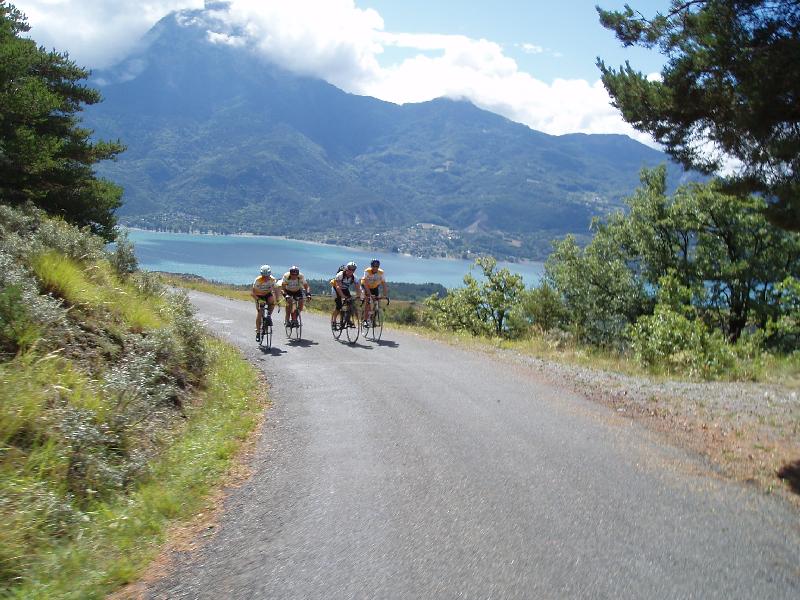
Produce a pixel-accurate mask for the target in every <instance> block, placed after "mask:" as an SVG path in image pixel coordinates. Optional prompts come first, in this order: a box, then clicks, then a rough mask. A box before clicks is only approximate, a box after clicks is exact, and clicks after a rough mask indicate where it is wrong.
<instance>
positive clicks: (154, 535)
mask: <svg viewBox="0 0 800 600" xmlns="http://www.w3.org/2000/svg"><path fill="white" fill-rule="evenodd" d="M208 347H209V356H210V367H209V372H208V377H207V381H208V382H209V385H208V387H207V389H206V390H204V392H203V393H202V394H201V395H200V396H199V397H197V398H196V399H195V401H194V402H193V403H192V404H191V405H190V406H187V407H186V408H185V411H186V413H187V415H188V419H187V421H186V423H185V424H184V425H183V426H181V427H179V429H178V430H174V431H172V432H171V433H170V439H174V442H173V443H172V444H171V445H170V446H169V447H168V448H167V449H166V450H165V451H164V452H163V453H162V454H161V455H160V458H158V459H157V460H156V462H155V463H154V464H153V465H152V468H151V471H150V476H149V477H148V478H147V479H146V480H145V481H143V482H141V483H140V484H139V485H138V486H137V487H136V488H135V489H134V490H132V491H130V493H128V494H125V495H122V494H120V495H118V497H116V498H112V499H108V500H106V501H103V502H96V503H90V504H89V505H88V506H87V507H86V509H85V510H81V511H74V510H69V509H68V507H66V506H64V505H63V502H59V499H61V498H63V492H64V490H63V483H61V482H62V478H60V477H59V476H58V473H60V472H63V470H64V469H65V468H66V467H67V465H66V464H65V454H64V452H63V451H62V450H63V449H61V448H59V446H58V444H55V443H54V442H53V441H52V440H51V439H49V438H48V436H47V435H45V434H37V433H36V432H35V430H34V429H33V425H32V424H33V423H35V422H37V421H39V422H41V421H42V419H45V420H46V409H47V405H48V402H49V401H50V400H51V399H52V394H53V392H54V390H55V391H56V392H61V393H66V392H67V391H69V392H74V393H75V394H77V397H78V401H79V402H81V403H83V404H84V405H91V404H92V403H94V404H95V405H97V404H99V403H101V402H102V401H101V400H98V399H96V398H95V399H94V400H92V399H91V396H92V393H91V391H92V390H91V386H90V385H88V382H86V381H85V380H82V379H81V377H80V376H78V375H76V373H75V372H74V371H72V370H71V369H70V368H69V365H68V363H67V362H65V361H59V360H57V359H44V360H33V361H28V362H27V363H26V362H20V361H18V362H16V363H15V364H9V365H6V366H4V368H3V369H2V371H0V375H1V376H2V378H1V379H0V399H2V411H3V412H2V413H1V414H0V416H1V417H2V420H1V421H0V422H2V427H3V428H2V435H3V439H4V440H9V439H14V441H15V442H16V444H19V443H20V441H21V439H20V432H25V431H27V432H28V434H27V435H29V437H30V439H29V440H27V442H26V446H27V453H23V452H20V451H17V452H16V453H14V454H13V455H12V453H11V452H10V446H11V445H10V444H8V442H7V441H6V442H5V443H3V448H4V449H5V450H4V454H3V462H2V465H1V466H2V470H0V476H1V480H0V481H1V485H2V487H1V488H0V489H2V492H3V494H2V498H3V502H2V503H0V517H2V520H3V523H4V524H3V527H2V528H0V548H1V549H2V550H0V575H2V579H0V585H4V586H5V589H3V588H2V587H0V595H3V596H5V597H9V598H102V597H104V596H105V595H106V594H107V593H109V592H110V591H112V590H114V589H116V588H117V587H119V586H120V585H122V584H124V583H127V582H129V581H132V580H134V579H136V578H137V577H138V576H139V575H140V574H141V573H142V570H143V569H144V568H145V567H146V565H147V564H148V561H149V560H150V559H152V558H153V557H154V556H155V554H156V553H157V552H158V549H159V544H160V543H161V542H162V541H163V540H164V535H165V532H166V528H167V526H168V525H169V524H170V523H172V522H174V521H175V520H176V519H178V520H181V519H190V518H191V517H192V516H193V515H195V514H196V513H197V512H198V511H199V510H200V509H201V508H203V507H204V503H205V502H207V500H206V498H207V496H208V493H209V491H210V490H212V489H213V488H214V486H216V485H218V484H219V483H220V481H221V479H222V478H223V477H224V475H225V473H226V472H227V471H228V469H229V468H230V466H231V463H232V461H233V460H234V458H235V456H236V453H237V452H238V450H239V449H240V448H241V447H242V444H243V442H244V441H245V440H246V439H247V438H248V436H249V435H250V434H251V432H252V431H253V429H254V428H255V427H256V425H257V423H258V422H259V419H260V415H261V414H262V412H263V400H262V398H261V397H260V394H259V392H258V390H259V389H260V383H259V381H258V378H257V375H256V372H255V371H254V369H253V368H252V367H251V366H250V365H248V364H247V363H246V362H245V361H244V360H243V359H242V358H241V356H240V355H239V353H238V352H237V351H236V350H235V349H233V348H232V347H230V346H227V345H226V344H223V343H222V342H219V341H216V340H209V341H208ZM25 454H27V455H25ZM62 475H63V473H62ZM11 567H14V568H13V569H12V568H11ZM4 569H5V570H4ZM12 577H13V578H12Z"/></svg>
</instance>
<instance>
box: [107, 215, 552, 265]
mask: <svg viewBox="0 0 800 600" xmlns="http://www.w3.org/2000/svg"><path fill="white" fill-rule="evenodd" d="M119 228H120V229H124V230H127V231H143V232H146V233H168V234H169V235H186V236H192V235H194V236H198V235H199V236H205V237H232V238H243V239H267V240H283V241H287V242H302V243H304V244H314V245H315V246H323V247H325V248H337V249H345V250H352V251H354V252H362V253H365V254H367V253H369V252H378V253H380V254H394V255H397V256H405V257H407V258H415V259H419V260H452V261H462V260H466V261H471V262H473V263H474V261H475V260H477V259H478V258H480V256H484V255H480V256H475V258H463V257H461V256H455V255H447V256H435V257H433V256H417V255H415V254H408V253H406V252H392V251H391V250H375V249H374V248H368V247H366V246H340V245H337V244H327V243H325V242H318V241H315V240H306V239H301V238H292V237H288V236H285V235H264V234H261V233H216V232H211V233H208V232H205V233H204V232H201V231H198V232H189V231H166V230H159V229H147V228H145V227H132V226H128V225H120V226H119ZM486 256H488V255H486ZM495 260H498V262H499V259H497V258H495ZM505 262H510V263H511V264H520V265H536V264H542V263H543V262H544V261H538V260H533V259H530V258H517V259H516V260H514V261H505Z"/></svg>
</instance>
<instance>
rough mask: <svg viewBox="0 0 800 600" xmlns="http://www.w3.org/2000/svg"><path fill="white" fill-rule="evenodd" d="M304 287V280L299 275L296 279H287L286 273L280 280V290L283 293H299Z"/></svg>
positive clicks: (301, 275) (287, 274)
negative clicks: (281, 289)
mask: <svg viewBox="0 0 800 600" xmlns="http://www.w3.org/2000/svg"><path fill="white" fill-rule="evenodd" d="M305 287H306V278H305V277H304V276H303V274H302V273H300V274H299V275H298V276H297V279H289V272H288V271H287V272H286V273H284V275H283V279H281V288H283V291H284V292H299V291H300V290H302V289H304V288H305Z"/></svg>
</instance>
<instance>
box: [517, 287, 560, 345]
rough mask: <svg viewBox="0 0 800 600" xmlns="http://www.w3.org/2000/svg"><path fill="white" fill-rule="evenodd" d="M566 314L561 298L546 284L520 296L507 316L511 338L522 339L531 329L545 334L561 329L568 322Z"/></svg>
mask: <svg viewBox="0 0 800 600" xmlns="http://www.w3.org/2000/svg"><path fill="white" fill-rule="evenodd" d="M568 316H569V315H568V312H567V308H566V306H565V305H564V302H563V300H562V299H561V296H560V295H559V294H558V292H557V291H556V290H555V289H553V288H552V287H551V286H550V285H549V284H548V283H547V282H543V283H542V284H541V285H539V286H538V287H535V288H531V289H528V290H525V291H524V292H522V293H521V294H520V297H519V302H518V303H517V304H516V306H515V307H514V308H513V309H512V311H511V314H510V315H509V320H508V326H509V333H510V335H511V337H522V336H524V335H527V334H528V333H530V331H531V329H537V330H539V331H541V332H547V331H550V330H552V329H555V328H556V327H563V326H565V325H566V324H567V323H568V322H569V319H568Z"/></svg>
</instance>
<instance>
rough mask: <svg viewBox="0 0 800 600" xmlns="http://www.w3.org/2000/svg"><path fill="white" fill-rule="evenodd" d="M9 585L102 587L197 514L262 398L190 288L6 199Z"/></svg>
mask: <svg viewBox="0 0 800 600" xmlns="http://www.w3.org/2000/svg"><path fill="white" fill-rule="evenodd" d="M0 240H1V241H0V521H2V522H3V527H2V528H0V595H3V596H8V597H19V598H29V597H34V596H35V597H65V598H66V597H75V598H87V597H102V596H103V595H104V593H105V592H107V591H109V590H111V589H113V588H114V587H116V586H117V585H119V584H120V583H124V582H126V581H129V580H130V579H131V578H134V577H135V576H136V575H137V574H138V573H140V571H141V569H142V568H143V567H144V566H145V565H146V564H147V559H148V558H149V557H151V556H152V554H153V552H154V551H155V549H156V544H157V542H158V541H159V540H160V539H161V538H162V536H163V533H164V530H165V527H166V524H167V523H168V522H169V521H170V520H171V519H174V518H186V517H188V516H191V515H193V514H194V513H195V512H196V511H197V510H198V509H199V508H200V507H202V503H203V495H204V494H205V493H206V492H207V491H208V489H209V488H210V486H211V485H212V484H214V483H215V482H216V481H218V480H219V478H220V476H221V474H222V473H223V472H224V471H225V468H226V466H227V464H228V461H229V460H230V458H231V457H232V455H233V454H234V453H235V452H236V449H237V448H238V447H239V445H240V444H241V442H242V439H243V438H244V437H245V436H247V432H249V431H251V430H252V428H253V427H254V425H255V423H256V422H257V420H258V415H259V413H260V408H261V407H260V405H259V399H258V398H255V397H253V394H254V393H255V390H257V389H258V381H257V379H256V376H255V374H254V372H253V370H252V369H251V368H250V367H248V366H247V365H246V363H244V362H243V361H242V360H241V359H240V358H239V357H238V355H237V354H236V353H235V352H234V351H233V350H232V349H230V348H227V347H225V346H224V345H222V344H221V343H219V342H216V341H214V340H210V339H207V338H206V337H205V335H204V333H203V331H202V329H201V327H200V325H199V324H198V322H197V321H195V320H194V318H193V316H192V309H191V307H190V305H189V303H188V301H187V299H186V297H185V296H184V295H181V294H172V293H168V292H167V291H166V290H165V289H164V288H163V287H162V286H161V285H160V284H159V283H157V281H156V280H155V279H154V278H153V277H152V276H149V275H147V274H144V273H141V272H138V271H136V270H135V266H136V265H135V260H134V259H133V256H132V254H131V253H130V246H129V245H128V244H126V242H125V241H124V240H121V241H120V242H119V243H118V244H117V246H116V250H114V251H107V250H106V249H105V246H104V241H103V240H102V239H100V238H99V237H96V236H94V235H92V234H91V233H90V232H89V231H88V229H83V230H81V229H78V228H77V227H75V226H72V225H69V224H67V223H65V222H63V221H61V220H59V219H52V218H48V217H46V216H45V215H43V214H42V213H41V212H39V211H38V210H35V209H32V208H28V209H25V210H18V209H12V208H10V207H7V206H2V205H0Z"/></svg>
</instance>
